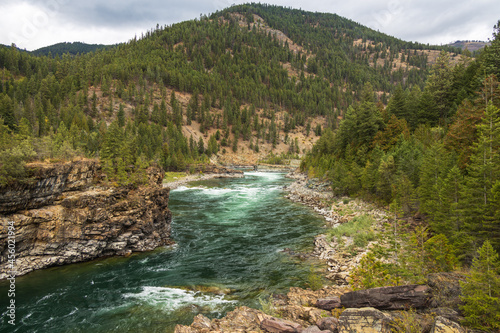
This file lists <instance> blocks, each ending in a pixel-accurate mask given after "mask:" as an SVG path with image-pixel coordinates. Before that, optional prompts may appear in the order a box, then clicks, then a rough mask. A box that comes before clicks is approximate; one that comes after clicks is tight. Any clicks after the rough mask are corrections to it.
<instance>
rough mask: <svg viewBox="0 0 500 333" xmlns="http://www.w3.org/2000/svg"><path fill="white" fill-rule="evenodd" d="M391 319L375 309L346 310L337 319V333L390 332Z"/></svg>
mask: <svg viewBox="0 0 500 333" xmlns="http://www.w3.org/2000/svg"><path fill="white" fill-rule="evenodd" d="M391 322H392V318H391V317H390V316H389V315H387V314H385V313H383V312H381V311H379V310H377V309H375V308H370V307H367V308H360V309H346V310H345V311H343V312H342V314H341V315H340V317H339V326H338V332H339V333H357V332H359V333H378V332H384V333H385V332H387V333H389V332H391Z"/></svg>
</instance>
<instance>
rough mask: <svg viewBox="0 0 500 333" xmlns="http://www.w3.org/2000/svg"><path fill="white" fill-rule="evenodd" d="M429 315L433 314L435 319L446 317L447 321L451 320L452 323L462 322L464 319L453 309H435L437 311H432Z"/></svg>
mask: <svg viewBox="0 0 500 333" xmlns="http://www.w3.org/2000/svg"><path fill="white" fill-rule="evenodd" d="M429 313H431V314H432V315H433V316H434V317H438V316H440V317H444V318H446V319H449V320H451V321H454V322H456V323H458V322H460V320H461V319H463V317H461V316H460V314H459V313H458V312H457V311H455V310H453V309H451V308H435V309H430V310H429Z"/></svg>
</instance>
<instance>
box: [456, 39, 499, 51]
mask: <svg viewBox="0 0 500 333" xmlns="http://www.w3.org/2000/svg"><path fill="white" fill-rule="evenodd" d="M448 45H449V46H451V47H457V48H460V49H462V50H465V49H467V50H469V51H471V52H474V51H478V50H481V49H482V48H484V47H485V46H486V45H490V43H489V42H483V41H479V40H457V41H456V42H454V43H450V44H448Z"/></svg>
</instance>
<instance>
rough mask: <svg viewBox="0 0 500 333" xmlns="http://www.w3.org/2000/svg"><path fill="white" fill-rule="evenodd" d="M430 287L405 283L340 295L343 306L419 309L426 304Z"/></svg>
mask: <svg viewBox="0 0 500 333" xmlns="http://www.w3.org/2000/svg"><path fill="white" fill-rule="evenodd" d="M429 293H430V287H429V286H427V285H416V284H414V285H407V286H396V287H381V288H373V289H367V290H358V291H351V292H349V293H346V294H344V295H342V296H341V297H340V301H341V305H342V306H343V307H345V308H363V307H373V308H377V309H381V310H405V309H409V308H414V309H421V308H424V307H426V306H427V304H428V300H429V296H430V295H429Z"/></svg>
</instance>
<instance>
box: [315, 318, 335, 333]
mask: <svg viewBox="0 0 500 333" xmlns="http://www.w3.org/2000/svg"><path fill="white" fill-rule="evenodd" d="M316 325H317V326H318V327H319V328H320V329H322V330H330V331H332V332H335V331H336V330H337V328H338V326H339V320H338V319H337V318H335V317H324V318H321V319H319V320H318V321H317V322H316Z"/></svg>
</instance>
